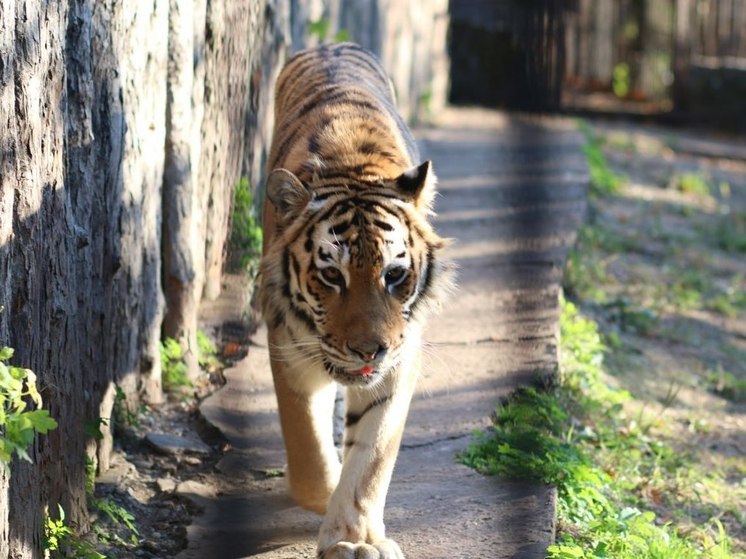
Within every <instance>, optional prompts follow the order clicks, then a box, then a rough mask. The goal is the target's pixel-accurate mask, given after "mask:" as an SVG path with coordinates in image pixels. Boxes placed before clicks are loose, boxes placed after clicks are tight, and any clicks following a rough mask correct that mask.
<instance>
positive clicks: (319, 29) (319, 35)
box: [307, 17, 350, 43]
mask: <svg viewBox="0 0 746 559" xmlns="http://www.w3.org/2000/svg"><path fill="white" fill-rule="evenodd" d="M330 28H331V22H330V21H329V19H328V18H325V17H322V18H319V19H317V20H316V21H309V22H308V28H307V29H308V36H309V37H315V38H316V39H317V40H318V41H319V42H320V43H325V42H327V41H331V42H332V43H343V42H345V41H349V40H350V32H349V30H347V29H340V30H339V31H337V32H336V33H335V34H334V35H333V36H332V37H331V39H330V38H329V30H330Z"/></svg>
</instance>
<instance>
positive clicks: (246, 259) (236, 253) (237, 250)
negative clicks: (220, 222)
mask: <svg viewBox="0 0 746 559" xmlns="http://www.w3.org/2000/svg"><path fill="white" fill-rule="evenodd" d="M229 252H230V255H231V266H232V267H234V268H238V269H240V270H242V271H244V272H246V273H248V274H249V275H250V276H251V277H254V276H255V275H256V273H257V272H258V271H259V257H260V256H261V253H262V228H261V226H260V225H259V218H258V217H257V209H256V207H255V205H254V195H253V193H252V192H251V184H250V183H249V179H247V178H246V177H241V179H240V180H239V181H238V184H237V185H236V188H235V189H234V191H233V208H232V211H231V232H230V241H229Z"/></svg>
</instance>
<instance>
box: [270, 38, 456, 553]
mask: <svg viewBox="0 0 746 559" xmlns="http://www.w3.org/2000/svg"><path fill="white" fill-rule="evenodd" d="M267 166H268V168H267V173H268V174H267V179H266V182H265V185H264V197H265V201H264V206H263V210H262V218H263V224H264V246H263V251H262V252H263V256H262V261H261V265H260V279H259V290H260V304H261V312H262V316H263V318H264V320H265V321H266V323H267V332H268V348H269V354H270V363H271V369H272V377H273V381H274V386H275V392H276V396H277V403H278V411H279V418H280V426H281V430H282V435H283V439H284V443H285V449H286V454H287V466H286V470H285V477H286V478H287V483H288V486H289V491H290V494H291V496H292V497H293V498H294V500H295V501H296V502H297V503H298V504H299V505H300V506H301V507H303V508H306V509H309V510H311V511H315V512H317V513H320V514H322V515H324V517H323V520H322V522H321V527H320V529H319V534H318V541H317V557H318V558H319V559H352V558H355V557H366V558H367V557H370V558H374V557H376V558H378V557H380V558H382V559H401V558H403V557H404V554H403V552H402V550H401V548H400V546H399V545H398V544H397V543H396V542H395V541H394V540H392V539H389V538H387V537H386V530H385V526H384V521H383V513H384V504H385V501H386V496H387V492H388V488H389V483H390V481H391V477H392V472H393V469H394V464H395V461H396V458H397V455H398V453H399V446H400V442H401V438H402V432H403V429H404V424H405V421H406V418H407V414H408V411H409V406H410V401H411V398H412V394H413V392H414V388H415V383H416V380H417V377H418V376H419V374H420V370H421V367H422V365H421V363H422V330H423V326H424V321H425V318H426V316H427V315H429V314H430V313H431V311H434V310H437V309H439V308H441V306H442V302H443V300H444V299H445V296H446V295H447V293H449V292H450V291H451V290H452V288H453V276H454V267H453V265H452V263H451V262H449V261H448V260H447V259H446V257H445V256H444V254H443V253H444V249H445V247H446V246H447V245H448V243H449V242H450V240H449V239H444V238H441V237H439V236H438V235H437V234H436V232H435V231H434V229H433V227H432V225H431V224H430V217H431V216H432V215H434V213H433V211H432V207H433V199H434V196H435V192H436V191H435V186H436V176H435V173H434V171H433V166H432V162H431V161H429V160H427V161H424V162H420V156H419V153H418V149H417V145H416V144H415V141H414V138H413V137H412V134H411V132H410V131H409V129H408V128H407V126H406V125H405V123H404V121H403V119H402V118H401V116H400V115H399V113H398V112H397V110H396V108H395V98H394V90H393V86H392V85H391V82H390V80H389V78H388V77H387V75H386V73H385V71H384V70H383V67H382V65H381V63H380V62H379V60H378V59H377V58H376V57H375V56H374V55H373V54H372V53H370V52H368V51H367V50H365V49H363V48H362V47H360V46H358V45H356V44H353V43H337V44H333V45H322V46H319V47H315V48H311V49H308V50H304V51H301V52H299V53H297V54H295V55H294V56H293V57H291V58H290V59H289V60H288V62H287V63H286V65H285V67H284V68H283V70H282V71H281V72H280V75H279V76H278V78H277V83H276V91H275V126H274V135H273V139H272V144H271V147H270V152H269V157H268V162H267ZM337 386H342V387H344V391H345V393H346V394H345V400H346V405H345V433H344V446H343V449H342V450H340V451H338V449H337V447H335V444H334V440H333V418H332V416H333V408H334V404H335V395H336V391H337V390H336V387H337ZM340 455H342V459H341V460H340Z"/></svg>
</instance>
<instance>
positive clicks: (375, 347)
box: [347, 341, 389, 362]
mask: <svg viewBox="0 0 746 559" xmlns="http://www.w3.org/2000/svg"><path fill="white" fill-rule="evenodd" d="M347 348H348V349H349V350H350V351H351V352H352V353H354V354H355V355H357V356H358V357H360V358H361V359H362V360H363V361H367V362H370V361H375V360H376V359H383V356H384V355H386V352H387V351H388V349H389V343H388V342H387V341H380V342H379V341H369V342H358V343H356V344H354V345H353V344H350V343H348V344H347Z"/></svg>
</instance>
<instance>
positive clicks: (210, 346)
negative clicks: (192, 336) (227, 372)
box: [197, 330, 222, 371]
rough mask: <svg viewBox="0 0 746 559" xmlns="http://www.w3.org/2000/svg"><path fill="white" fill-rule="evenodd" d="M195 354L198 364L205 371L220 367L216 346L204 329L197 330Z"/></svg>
mask: <svg viewBox="0 0 746 559" xmlns="http://www.w3.org/2000/svg"><path fill="white" fill-rule="evenodd" d="M197 355H198V360H199V366H200V367H201V368H202V369H203V370H205V371H213V370H215V369H220V368H221V367H222V364H221V363H220V360H219V359H218V358H217V355H218V348H216V347H215V344H214V343H213V342H212V340H211V339H210V337H209V336H208V335H207V334H206V333H205V332H204V330H197Z"/></svg>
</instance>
